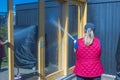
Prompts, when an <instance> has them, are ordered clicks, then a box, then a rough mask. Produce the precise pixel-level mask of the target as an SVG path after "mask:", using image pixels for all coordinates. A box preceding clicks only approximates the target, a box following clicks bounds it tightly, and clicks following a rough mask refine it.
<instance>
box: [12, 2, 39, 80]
mask: <svg viewBox="0 0 120 80" xmlns="http://www.w3.org/2000/svg"><path fill="white" fill-rule="evenodd" d="M13 7H14V58H15V64H14V65H15V66H14V75H15V77H14V78H15V79H18V78H21V79H22V80H37V33H38V32H37V30H38V1H37V0H14V6H13Z"/></svg>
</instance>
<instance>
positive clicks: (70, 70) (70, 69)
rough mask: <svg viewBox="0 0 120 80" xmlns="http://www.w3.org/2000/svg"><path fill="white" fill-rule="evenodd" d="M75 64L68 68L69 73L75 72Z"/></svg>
mask: <svg viewBox="0 0 120 80" xmlns="http://www.w3.org/2000/svg"><path fill="white" fill-rule="evenodd" d="M73 69H74V66H73V67H71V68H69V69H68V74H71V73H73Z"/></svg>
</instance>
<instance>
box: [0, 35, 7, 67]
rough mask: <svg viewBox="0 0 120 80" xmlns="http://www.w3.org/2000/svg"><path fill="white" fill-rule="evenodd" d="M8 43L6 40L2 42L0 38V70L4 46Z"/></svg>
mask: <svg viewBox="0 0 120 80" xmlns="http://www.w3.org/2000/svg"><path fill="white" fill-rule="evenodd" d="M7 43H8V40H6V41H3V39H2V38H1V37H0V69H1V65H2V58H3V57H5V51H4V45H6V44H7Z"/></svg>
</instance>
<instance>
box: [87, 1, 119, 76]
mask: <svg viewBox="0 0 120 80" xmlns="http://www.w3.org/2000/svg"><path fill="white" fill-rule="evenodd" d="M119 13H120V0H94V1H93V0H88V12H87V14H88V15H87V18H88V20H87V21H88V22H92V23H94V24H95V28H96V31H95V34H96V35H97V36H98V37H99V38H100V40H101V44H102V57H101V60H102V63H103V66H104V69H105V73H108V74H115V73H116V61H115V54H116V50H117V42H118V37H119V32H120V22H119V21H120V15H119Z"/></svg>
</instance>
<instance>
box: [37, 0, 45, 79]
mask: <svg viewBox="0 0 120 80" xmlns="http://www.w3.org/2000/svg"><path fill="white" fill-rule="evenodd" d="M38 14H39V15H38V26H39V27H38V80H43V79H45V73H44V65H45V63H44V62H45V61H44V53H45V42H44V41H45V40H44V38H45V37H44V35H45V34H44V0H39V1H38Z"/></svg>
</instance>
